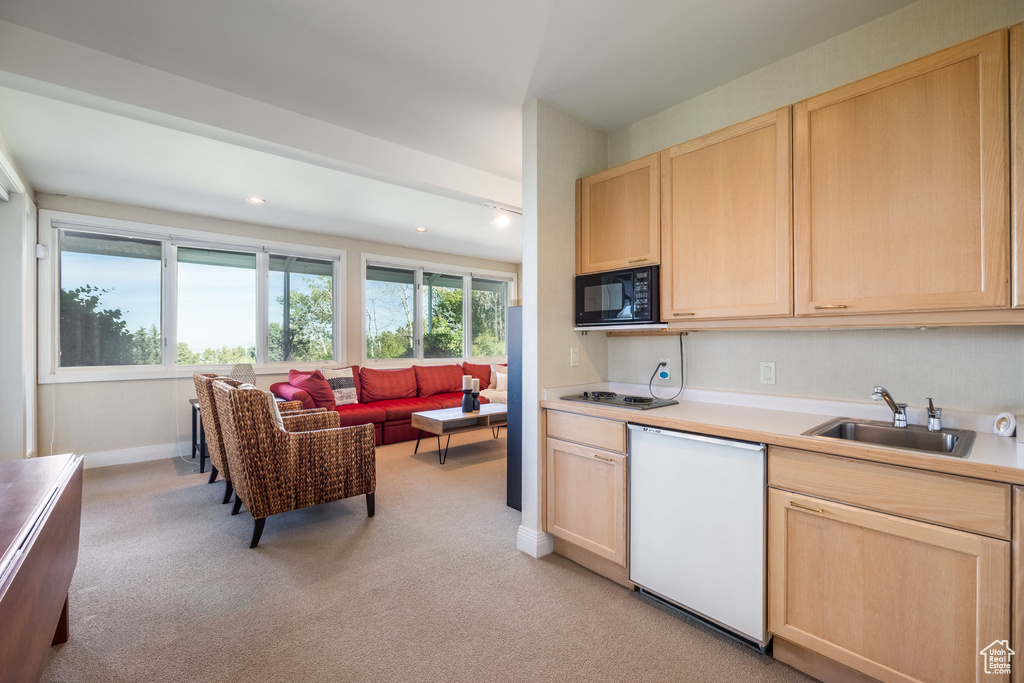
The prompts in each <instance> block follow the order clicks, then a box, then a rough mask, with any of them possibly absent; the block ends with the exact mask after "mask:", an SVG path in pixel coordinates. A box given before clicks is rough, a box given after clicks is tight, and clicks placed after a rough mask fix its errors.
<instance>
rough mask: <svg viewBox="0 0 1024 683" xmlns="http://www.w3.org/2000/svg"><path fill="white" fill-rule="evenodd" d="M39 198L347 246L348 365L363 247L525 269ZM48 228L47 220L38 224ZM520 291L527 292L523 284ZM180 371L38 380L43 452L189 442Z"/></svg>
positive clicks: (88, 210)
mask: <svg viewBox="0 0 1024 683" xmlns="http://www.w3.org/2000/svg"><path fill="white" fill-rule="evenodd" d="M36 202H37V204H38V205H39V208H40V209H52V210H55V211H68V212H71V213H80V214H85V215H89V216H99V217H103V218H114V219H119V220H127V221H137V222H140V223H152V224H155V225H166V226H170V227H177V228H183V229H188V230H201V231H205V232H209V233H213V234H222V235H236V236H244V237H247V238H251V239H253V240H254V241H257V242H259V241H264V240H266V241H275V242H286V243H291V244H295V245H302V246H311V247H324V248H330V249H344V250H346V277H345V285H346V286H345V305H346V337H345V338H346V355H347V361H346V362H347V363H350V364H351V363H362V350H361V345H362V336H361V329H362V327H361V325H362V313H361V305H362V302H361V300H360V295H361V283H360V278H361V277H362V273H361V267H362V262H361V258H362V254H363V253H370V254H379V255H384V256H394V257H398V258H406V259H422V260H424V261H433V262H438V263H445V264H451V265H456V266H465V267H475V268H483V269H488V270H496V271H503V272H509V273H515V274H516V275H517V277H518V278H519V281H520V282H521V281H522V269H521V266H520V265H519V264H516V263H506V262H503V261H492V260H487V259H478V258H470V257H466V256H455V255H452V254H445V253H440V252H434V251H426V250H419V249H411V248H408V247H398V246H394V245H389V244H381V243H377V242H366V241H363V240H354V239H347V238H342V237H336V236H332V235H323V234H319V233H311V232H302V231H297V230H286V229H283V228H272V227H267V226H262V225H255V224H250V223H240V222H235V221H225V220H219V219H215V218H209V217H205V216H196V215H192V214H184V213H175V212H171V211H161V210H157V209H148V208H144V207H137V206H125V205H121V204H111V203H109V202H102V201H96V200H91V199H82V198H79V197H68V196H64V195H52V194H40V193H37V195H36ZM43 228H44V226H40V230H42V229H43ZM517 296H518V297H520V298H521V297H522V290H521V289H520V292H519V294H518V295H517ZM182 374H183V377H182V378H181V379H177V380H175V379H153V380H133V381H118V382H80V383H69V384H40V385H39V387H38V389H39V391H38V403H37V411H38V431H37V433H38V438H39V444H38V454H39V455H49V454H51V453H66V452H70V451H74V452H76V453H97V452H106V451H113V450H120V449H127V448H140V447H147V446H155V445H160V444H168V443H174V442H178V441H187V440H188V438H189V435H190V434H191V428H192V427H191V425H192V423H191V408H190V407H189V405H188V399H189V398H194V397H195V389H194V388H193V385H192V374H191V372H183V373H182ZM283 379H287V373H285V374H282V375H261V376H260V377H259V381H258V382H257V384H258V385H259V386H261V387H264V388H268V387H269V386H270V384H271V383H272V382H277V381H281V380H283ZM54 416H56V420H54ZM51 439H52V442H53V445H52V449H51Z"/></svg>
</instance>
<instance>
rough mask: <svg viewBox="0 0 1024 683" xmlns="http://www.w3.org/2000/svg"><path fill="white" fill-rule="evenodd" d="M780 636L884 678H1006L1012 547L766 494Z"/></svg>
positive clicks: (771, 611)
mask: <svg viewBox="0 0 1024 683" xmlns="http://www.w3.org/2000/svg"><path fill="white" fill-rule="evenodd" d="M768 524H769V527H768V528H769V548H768V576H769V579H768V595H769V607H768V619H769V629H770V631H771V632H772V633H774V634H776V635H777V636H780V637H782V638H785V639H786V640H788V641H790V642H792V643H796V644H797V645H800V646H803V647H805V648H808V649H810V650H812V651H814V652H817V653H820V654H822V655H825V656H826V657H828V658H830V659H832V660H834V661H836V662H839V663H840V664H843V665H846V666H848V667H850V668H853V669H855V670H857V671H861V672H863V673H866V674H868V675H870V676H873V677H875V678H877V679H878V680H881V681H900V682H909V681H936V682H938V681H1008V680H1009V676H998V675H991V674H986V673H985V670H984V659H983V657H981V656H980V655H979V652H980V651H981V650H982V649H984V648H986V647H987V646H988V645H989V644H990V643H993V642H994V641H999V640H1006V639H1008V638H1009V637H1010V608H1009V605H1010V543H1009V542H1008V541H1002V540H997V539H993V538H988V537H986V536H981V535H978V534H970V533H966V532H963V531H957V530H954V529H948V528H945V527H941V526H937V525H934V524H926V523H923V522H917V521H913V520H909V519H904V518H901V517H895V516H893V515H887V514H882V513H878V512H873V511H869V510H864V509H861V508H857V507H853V506H850V505H844V504H840V503H834V502H831V501H826V500H822V499H819V498H813V497H810V496H805V495H801V494H797V493H792V492H789V491H783V490H779V489H770V491H769V522H768Z"/></svg>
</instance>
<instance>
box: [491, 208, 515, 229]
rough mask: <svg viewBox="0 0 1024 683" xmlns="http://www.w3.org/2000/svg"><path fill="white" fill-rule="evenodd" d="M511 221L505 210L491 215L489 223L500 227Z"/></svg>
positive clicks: (506, 225) (504, 226)
mask: <svg viewBox="0 0 1024 683" xmlns="http://www.w3.org/2000/svg"><path fill="white" fill-rule="evenodd" d="M511 221H512V219H511V218H509V216H508V214H507V213H505V212H501V213H496V214H494V216H493V217H491V225H493V226H494V227H496V228H498V229H499V230H500V229H503V228H507V227H508V224H509V223H510V222H511Z"/></svg>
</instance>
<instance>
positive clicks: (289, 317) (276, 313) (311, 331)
mask: <svg viewBox="0 0 1024 683" xmlns="http://www.w3.org/2000/svg"><path fill="white" fill-rule="evenodd" d="M269 333H270V340H269V341H270V344H269V352H270V355H269V360H270V362H272V363H277V362H280V361H304V360H331V359H332V358H334V264H333V263H331V262H330V261H321V260H317V259H311V258H302V257H299V256H280V255H277V254H271V256H270V329H269Z"/></svg>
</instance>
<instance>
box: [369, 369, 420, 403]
mask: <svg viewBox="0 0 1024 683" xmlns="http://www.w3.org/2000/svg"><path fill="white" fill-rule="evenodd" d="M359 383H360V385H361V386H362V388H363V402H364V403H371V402H373V401H385V400H388V399H396V398H413V397H415V396H416V371H415V370H413V369H412V368H399V369H396V370H375V369H371V368H365V367H364V368H363V369H361V370H360V371H359Z"/></svg>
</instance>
